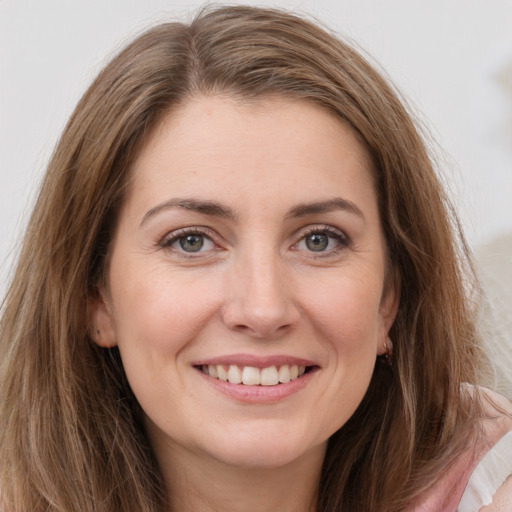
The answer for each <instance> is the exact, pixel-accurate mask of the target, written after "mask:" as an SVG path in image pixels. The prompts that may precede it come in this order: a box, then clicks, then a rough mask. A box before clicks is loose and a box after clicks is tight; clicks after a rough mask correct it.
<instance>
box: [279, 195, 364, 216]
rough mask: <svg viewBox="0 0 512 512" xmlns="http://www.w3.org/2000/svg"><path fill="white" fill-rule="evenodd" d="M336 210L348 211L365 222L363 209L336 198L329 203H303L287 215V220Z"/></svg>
mask: <svg viewBox="0 0 512 512" xmlns="http://www.w3.org/2000/svg"><path fill="white" fill-rule="evenodd" d="M336 210H342V211H346V212H348V213H352V214H354V215H357V216H358V217H360V218H361V219H363V220H365V217H364V214H363V212H362V211H361V209H360V208H359V207H358V206H357V205H356V204H355V203H353V202H352V201H349V200H348V199H343V198H341V197H335V198H333V199H329V200H327V201H318V202H315V203H302V204H298V205H297V206H294V207H293V208H292V209H291V210H290V211H289V212H288V213H287V215H286V217H287V218H291V217H306V216H307V215H315V214H318V213H328V212H332V211H336Z"/></svg>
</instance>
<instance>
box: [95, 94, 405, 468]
mask: <svg viewBox="0 0 512 512" xmlns="http://www.w3.org/2000/svg"><path fill="white" fill-rule="evenodd" d="M385 275H386V251H385V241H384V237H383V233H382V229H381V224H380V221H379V212H378V207H377V198H376V193H375V190H374V186H373V183H372V175H371V170H370V163H369V159H368V156H367V154H366V152H365V150H364V149H363V147H362V146H361V145H360V144H359V142H358V141H357V140H356V138H355V137H354V136H353V135H352V133H351V131H350V130H349V129H347V128H346V127H345V126H344V125H343V124H342V123H341V122H340V121H338V120H337V119H335V117H334V116H332V115H331V114H329V113H327V112H326V111H324V110H322V109H320V108H319V107H317V106H314V105H312V104H309V103H307V102H303V101H293V100H290V99H286V98H266V99H261V100H256V101H252V102H250V103H240V102H238V101H235V100H232V99H229V98H226V97H198V98H194V99H190V100H188V101H187V102H186V103H185V104H184V105H182V106H181V107H180V108H179V109H177V110H175V111H174V112H172V113H171V114H169V115H168V116H167V117H166V118H165V119H164V121H163V122H162V123H161V124H160V125H159V127H158V129H157V130H156V131H155V133H154V134H153V135H152V136H151V138H150V140H149V141H148V142H147V144H146V145H145V147H144V149H143V150H142V152H141V154H140V156H139V157H138V159H137V160H136V162H135V164H134V166H133V181H132V182H131V184H130V188H129V190H128V193H127V197H126V200H125V202H124V205H123V207H122V209H121V212H120V218H119V221H118V225H117V228H116V233H115V236H114V239H113V241H112V246H111V259H110V268H109V273H108V287H107V289H106V290H104V291H103V293H102V299H100V300H98V301H97V302H96V303H95V304H94V308H93V311H94V312H93V322H94V327H95V331H96V330H99V333H96V335H95V337H96V341H97V343H98V344H100V345H102V346H114V345H117V346H118V347H119V350H120V353H121V357H122V361H123V365H124V368H125V371H126V374H127V377H128V380H129V382H130V385H131V387H132V389H133V392H134V394H135V396H136V397H137V399H138V401H139V402H140V405H141V406H142V409H143V411H144V413H145V420H146V428H147V432H148V435H149V438H150V441H151V443H152V444H153V447H154V448H155V451H156V453H157V457H158V456H159V454H160V456H161V454H162V453H166V454H168V455H169V456H170V457H173V456H175V455H176V454H178V453H184V452H186V453H188V454H191V455H194V456H196V457H198V458H199V459H203V460H205V461H206V460H207V459H208V460H210V461H212V460H216V461H222V462H223V463H227V464H230V465H235V466H239V467H242V466H243V467H255V466H266V467H268V466H278V465H283V464H286V463H290V462H294V461H297V460H299V459H300V458H301V457H305V456H308V455H312V454H317V455H318V454H323V453H324V450H325V445H326V441H327V439H328V437H329V436H330V435H331V434H333V433H334V432H335V431H336V430H337V429H339V428H340V427H341V426H342V425H343V424H344V423H345V422H346V421H347V419H348V418H350V416H351V415H352V414H353V413H354V411H355V409H356V408H357V406H358V405H359V403H360V402H361V400H362V398H363V396H364V394H365V392H366V390H367V388H368V385H369V382H370V378H371V375H372V371H373V369H374V365H375V359H376V356H377V355H378V354H382V353H383V352H384V343H385V339H386V335H387V332H388V329H389V328H390V325H391V323H392V322H393V319H394V316H395V312H396V304H397V293H396V291H395V290H394V289H393V287H392V286H386V287H385V286H384V283H385ZM241 381H242V382H241Z"/></svg>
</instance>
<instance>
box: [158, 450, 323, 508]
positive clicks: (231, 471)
mask: <svg viewBox="0 0 512 512" xmlns="http://www.w3.org/2000/svg"><path fill="white" fill-rule="evenodd" d="M172 451H173V453H172V457H166V459H165V460H162V458H161V457H159V458H158V459H159V464H160V467H161V469H162V472H163V476H164V480H165V483H166V486H167V489H168V491H169V496H170V498H169V499H170V508H169V510H170V511H171V512H178V511H179V512H198V511H201V512H249V511H250V512H268V511H269V510H279V511H280V512H314V511H315V510H316V501H317V495H318V487H319V482H320V473H321V469H322V463H323V459H324V455H325V446H322V447H319V448H317V449H314V450H312V451H311V452H308V453H305V454H303V455H301V457H300V458H299V459H297V460H294V461H292V462H290V463H288V464H285V465H282V466H279V467H264V468H262V467H257V468H240V467H233V466H230V465H228V464H225V463H224V462H222V461H218V460H215V459H211V458H208V457H204V456H201V455H197V454H194V453H193V452H190V451H188V450H184V449H181V450H177V451H176V450H172ZM168 455H170V454H168Z"/></svg>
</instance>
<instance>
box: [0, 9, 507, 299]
mask: <svg viewBox="0 0 512 512" xmlns="http://www.w3.org/2000/svg"><path fill="white" fill-rule="evenodd" d="M239 3H246V4H248V3H249V4H255V2H247V1H245V2H244V1H240V2H239ZM202 4H203V2H199V1H193V2H184V1H173V0H168V1H165V0H87V1H85V0H81V1H78V0H0V295H1V294H2V292H3V291H4V290H5V286H6V282H7V279H8V275H9V274H10V271H9V269H10V266H11V265H12V261H13V258H14V257H15V254H16V251H17V247H18V245H19V240H20V238H21V235H22V231H23V226H24V225H25V222H26V221H27V219H28V215H29V213H30V209H31V204H32V201H33V199H34V196H35V192H36V190H37V186H38V183H39V181H40V178H41V176H42V173H43V172H44V169H45V165H46V164H47V161H48V159H49V157H50V155H51V152H52V150H53V147H54V145H55V143H56V141H57V138H58V136H59V134H60V132H61V130H62V129H63V127H64V124H65V122H66V120H67V118H68V117H69V115H70V114H71V112H72V110H73V108H74V106H75V104H76V102H77V101H78V99H79V97H80V96H81V94H82V93H83V92H84V91H85V89H86V87H87V85H88V84H89V83H90V82H91V80H92V78H93V77H94V75H95V74H96V73H97V72H98V71H99V70H100V69H101V67H102V65H103V64H104V63H105V62H106V61H107V60H108V58H109V56H112V54H113V53H115V52H116V51H117V50H118V49H119V48H120V47H122V46H123V45H124V43H126V42H127V41H129V40H130V39H131V38H132V37H133V36H134V35H136V34H138V33H139V32H140V31H141V30H143V29H144V28H146V27H148V26H149V25H151V24H152V23H154V22H157V21H163V20H169V19H176V18H178V19H185V20H186V19H189V18H190V16H191V14H192V13H193V12H194V11H195V10H196V9H197V7H198V6H200V5H202ZM258 5H270V6H274V7H279V6H280V7H286V8H289V9H292V10H295V11H296V12H299V13H308V14H311V15H313V16H315V17H316V18H318V19H320V20H321V21H323V22H324V23H325V24H327V25H328V26H330V27H331V28H333V29H334V30H336V31H338V32H339V33H341V34H345V35H347V36H349V37H350V38H352V39H354V40H355V41H356V42H357V44H358V45H359V46H361V47H362V48H364V49H365V50H366V51H367V52H368V53H369V54H370V55H372V56H373V57H374V59H375V60H376V61H378V62H379V63H380V64H381V66H382V67H383V68H384V69H385V70H386V72H387V75H388V76H389V77H390V79H391V80H392V81H393V82H394V83H395V84H397V86H398V87H399V89H401V90H402V91H403V92H404V93H405V95H406V97H408V98H409V100H410V102H411V104H412V105H413V107H414V109H415V110H416V111H417V112H418V114H419V116H420V117H421V119H422V120H423V121H424V122H426V123H427V125H428V127H429V129H430V130H431V132H432V135H433V137H434V139H435V140H436V141H437V143H438V144H439V145H440V146H441V147H442V148H443V152H442V158H441V163H442V172H443V174H444V176H445V178H446V182H447V183H448V186H449V188H450V190H451V194H452V197H453V199H454V201H455V203H456V205H457V207H458V209H459V211H460V214H461V217H462V221H463V224H464V226H465V228H466V232H467V235H468V238H469V240H470V243H471V244H472V245H473V246H474V247H476V246H478V245H480V244H482V243H485V242H488V241H490V240H491V239H493V238H495V237H497V236H500V235H503V234H505V233H511V232H512V0H304V1H280V2H276V1H273V2H270V1H268V2H267V1H261V2H259V3H258Z"/></svg>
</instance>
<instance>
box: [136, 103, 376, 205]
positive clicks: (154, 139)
mask: <svg viewBox="0 0 512 512" xmlns="http://www.w3.org/2000/svg"><path fill="white" fill-rule="evenodd" d="M132 172H133V175H132V180H133V181H132V184H131V187H129V190H128V199H129V200H130V197H131V198H132V199H133V196H134V195H138V196H141V197H142V196H144V195H146V196H150V195H153V196H161V198H162V199H166V197H164V196H166V195H169V194H171V195H174V196H176V195H180V194H185V195H191V194H193V195H195V196H197V195H198V194H202V193H205V194H207V195H209V197H208V199H214V200H224V199H225V198H226V197H230V199H231V200H233V201H235V202H236V199H237V198H243V197H244V196H254V195H258V194H260V195H261V196H262V199H265V198H271V197H278V196H279V197H280V198H281V201H283V200H289V201H291V202H293V201H302V200H304V197H302V196H304V195H311V194H315V195H318V196H324V197H325V196H329V195H339V194H343V193H344V191H347V190H351V193H352V194H354V193H356V195H358V193H359V195H361V196H365V195H366V196H368V195H369V194H370V195H372V197H373V196H374V187H373V172H372V166H371V162H370V158H369V155H368V153H367V151H366V150H365V149H364V147H363V145H362V144H361V143H360V142H359V141H358V139H357V138H356V136H355V135H354V134H353V133H352V131H351V130H350V129H349V128H348V127H347V126H346V125H345V124H344V123H343V122H342V121H341V120H340V119H339V118H337V117H336V116H335V115H334V114H333V113H331V112H329V111H327V110H326V109H324V108H322V107H319V106H317V105H314V104H312V103H310V102H306V101H304V100H295V99H291V98H287V97H280V96H277V97H265V98H259V99H255V100H254V99H253V100H251V101H240V100H237V99H233V98H231V97H226V96H208V97H207V96H199V97H193V98H190V99H188V100H187V101H185V102H184V103H182V104H180V105H179V106H178V107H177V108H175V109H173V110H172V111H171V112H169V113H167V114H166V115H165V116H164V118H163V119H162V121H161V122H160V123H159V125H158V126H157V127H156V128H155V130H154V131H153V133H152V134H151V136H150V137H149V138H148V140H147V142H146V143H145V145H144V146H143V147H142V150H141V151H140V153H139V155H138V158H137V159H136V160H135V162H134V164H133V168H132ZM230 192H232V195H231V196H230ZM216 196H219V197H216ZM152 200H157V197H153V198H152ZM242 203H243V201H242Z"/></svg>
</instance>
